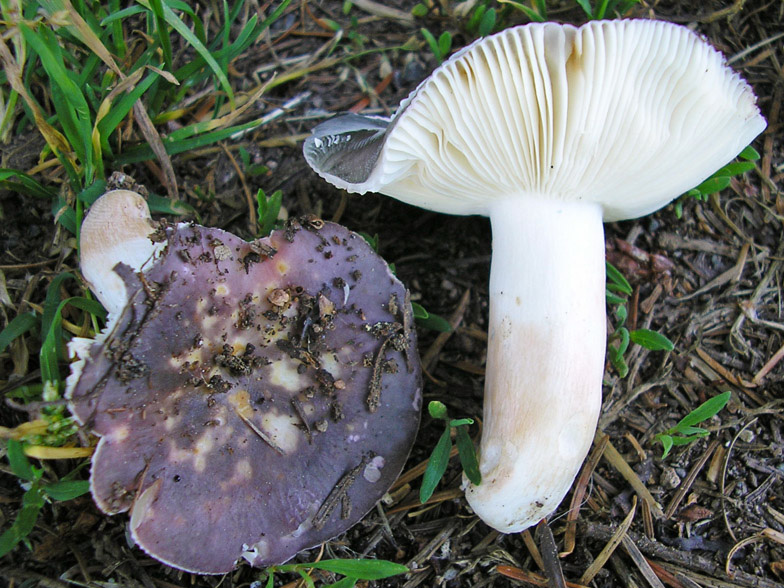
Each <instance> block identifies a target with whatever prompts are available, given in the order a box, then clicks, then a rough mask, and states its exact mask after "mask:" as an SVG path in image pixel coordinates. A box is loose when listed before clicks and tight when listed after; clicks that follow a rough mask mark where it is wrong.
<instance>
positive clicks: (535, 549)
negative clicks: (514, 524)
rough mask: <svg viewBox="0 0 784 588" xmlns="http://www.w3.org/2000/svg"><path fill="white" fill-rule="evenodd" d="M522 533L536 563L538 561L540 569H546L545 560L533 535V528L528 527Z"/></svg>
mask: <svg viewBox="0 0 784 588" xmlns="http://www.w3.org/2000/svg"><path fill="white" fill-rule="evenodd" d="M521 535H522V537H523V543H525V547H526V549H528V553H530V554H531V558H533V560H534V563H536V565H537V566H538V567H539V569H540V570H542V571H544V560H543V559H542V554H541V553H539V546H538V545H536V541H534V536H533V535H531V530H530V529H526V530H525V531H523V532H522V533H521Z"/></svg>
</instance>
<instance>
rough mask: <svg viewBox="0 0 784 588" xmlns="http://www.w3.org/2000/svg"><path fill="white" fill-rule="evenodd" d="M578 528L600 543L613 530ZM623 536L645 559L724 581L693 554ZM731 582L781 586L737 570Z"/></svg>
mask: <svg viewBox="0 0 784 588" xmlns="http://www.w3.org/2000/svg"><path fill="white" fill-rule="evenodd" d="M579 528H580V534H581V535H582V536H585V537H588V538H591V539H598V540H601V541H607V540H609V538H610V537H612V535H613V533H614V532H615V529H613V528H612V527H611V526H609V525H604V524H602V523H592V522H587V521H581V522H580V523H579ZM626 536H627V538H628V539H629V540H630V541H631V542H632V543H633V544H634V545H636V546H637V547H638V548H639V550H640V551H641V552H642V553H644V554H645V555H647V556H650V557H655V558H656V559H658V560H664V561H666V562H671V563H674V564H677V565H679V566H683V567H684V568H686V569H687V570H696V571H699V572H703V573H705V574H711V575H712V576H714V577H717V578H724V579H725V580H727V579H728V578H726V576H725V573H724V570H723V569H722V566H721V565H720V564H716V563H714V562H713V561H711V560H709V559H707V558H705V557H702V556H700V555H697V554H695V553H694V552H687V551H680V550H677V549H673V548H671V547H667V546H666V545H664V544H662V543H659V542H657V541H653V540H651V539H648V538H647V537H645V536H644V535H640V534H638V533H635V532H634V531H628V532H627V533H626ZM732 580H733V581H734V582H735V584H736V586H741V587H743V588H781V584H779V583H778V582H771V581H770V580H765V579H764V578H760V577H758V576H754V575H752V574H747V573H745V572H743V571H740V570H736V571H735V574H734V575H733V577H732ZM725 585H726V584H725Z"/></svg>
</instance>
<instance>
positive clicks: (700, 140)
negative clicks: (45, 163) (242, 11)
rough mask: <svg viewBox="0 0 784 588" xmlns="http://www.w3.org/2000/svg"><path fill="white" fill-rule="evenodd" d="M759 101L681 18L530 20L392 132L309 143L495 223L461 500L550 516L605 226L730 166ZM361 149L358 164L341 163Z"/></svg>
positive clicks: (584, 433)
mask: <svg viewBox="0 0 784 588" xmlns="http://www.w3.org/2000/svg"><path fill="white" fill-rule="evenodd" d="M755 102H756V99H755V97H754V94H753V92H752V91H751V89H750V88H749V87H748V85H747V84H746V83H745V82H744V81H743V80H742V79H741V78H740V77H739V76H737V75H736V74H735V73H733V72H732V71H731V70H730V69H729V68H728V67H726V65H725V64H724V60H723V57H722V56H721V54H719V53H718V52H717V51H715V50H714V49H713V48H712V47H710V46H709V45H708V44H706V43H705V42H704V41H703V40H702V39H700V38H699V37H698V36H696V35H695V34H694V33H692V32H691V31H689V30H687V29H685V28H684V27H680V26H676V25H672V24H669V23H664V22H655V21H603V22H591V23H589V24H587V25H585V26H583V27H580V28H575V27H572V26H560V25H555V24H552V23H547V24H533V25H527V26H524V27H517V28H513V29H508V30H506V31H504V32H502V33H499V34H498V35H494V36H492V37H487V38H485V39H483V40H481V41H478V42H477V43H475V44H474V45H472V46H471V47H469V48H467V49H466V50H464V51H461V52H460V53H459V54H456V55H455V56H453V58H452V59H450V60H449V61H448V62H446V63H445V64H444V65H443V66H441V67H440V68H439V69H438V70H436V71H435V72H434V73H433V75H432V76H431V77H430V78H428V79H427V80H426V81H425V82H423V83H422V84H421V85H420V86H419V88H417V89H416V90H415V91H414V92H413V93H412V94H411V95H410V96H409V97H408V98H407V99H406V100H405V101H404V102H403V103H402V104H401V107H400V109H399V110H398V112H397V114H396V115H395V117H394V118H393V119H392V121H391V122H390V124H389V126H388V127H387V128H386V129H383V128H382V127H381V125H380V123H379V121H378V119H373V120H372V122H369V123H368V124H367V125H366V127H364V128H363V126H362V124H361V120H360V119H359V118H358V117H357V116H356V115H352V117H351V118H350V119H346V120H345V124H343V123H342V122H341V121H343V119H341V118H337V119H333V120H332V121H328V123H325V125H324V126H323V127H320V128H317V129H316V130H315V131H314V135H313V136H312V137H311V138H310V139H309V140H308V141H307V142H306V144H305V156H306V158H307V160H308V162H309V163H310V164H311V166H312V167H314V169H316V171H317V172H319V174H321V175H322V177H324V178H325V179H327V180H329V181H330V182H332V183H334V184H336V185H338V186H339V187H343V188H346V189H348V190H349V191H352V192H359V193H364V192H367V191H376V192H381V193H383V194H387V195H389V196H393V197H395V198H397V199H399V200H402V201H404V202H408V203H410V204H414V205H416V206H420V207H423V208H428V209H431V210H436V211H439V212H445V213H451V214H483V215H487V216H489V217H490V219H491V224H492V229H493V259H492V267H491V278H490V327H489V347H488V358H487V369H486V374H487V376H486V382H485V406H484V429H483V432H482V439H481V443H480V470H481V472H482V476H483V479H482V483H481V484H480V485H479V486H474V485H472V484H466V486H467V487H466V496H467V498H468V501H469V503H470V504H471V506H472V508H473V509H474V511H475V512H476V513H477V514H478V515H479V516H480V517H481V518H482V519H483V520H484V521H485V522H486V523H488V524H489V525H491V526H492V527H494V528H496V529H498V530H500V531H504V532H513V531H520V530H523V529H525V528H527V527H529V526H530V525H532V524H535V523H536V522H537V521H538V520H540V519H541V518H542V517H544V516H546V515H547V514H549V513H550V512H552V511H553V510H554V509H555V508H556V507H557V506H558V504H559V503H560V501H561V500H562V498H563V497H564V495H565V494H566V492H567V491H568V490H569V487H570V486H571V483H572V481H573V479H574V477H575V475H576V473H577V471H578V469H579V467H580V464H581V463H582V460H583V459H584V457H585V455H586V454H587V452H588V449H589V448H590V445H591V441H592V439H593V436H594V432H595V429H596V422H597V418H598V414H599V408H600V405H601V384H602V374H603V369H604V349H605V344H606V341H605V302H604V280H605V277H604V238H603V227H602V220H604V221H611V220H621V219H628V218H635V217H639V216H642V215H645V214H648V213H650V212H653V211H655V210H657V209H658V208H660V207H662V206H664V205H665V204H667V203H668V202H670V201H671V200H672V199H673V198H675V197H677V196H678V195H680V194H681V193H683V192H685V191H686V190H688V189H689V188H691V187H693V186H695V185H697V184H698V183H700V182H701V181H703V180H704V179H705V178H707V177H708V176H709V175H710V174H711V173H713V172H714V171H715V170H716V169H718V168H719V167H720V166H722V165H724V164H725V163H727V162H728V161H730V160H731V159H732V158H733V157H734V156H735V155H737V154H738V153H739V152H740V151H741V150H742V149H743V147H745V146H746V145H747V144H748V143H749V142H751V140H752V139H753V138H754V137H756V136H757V135H758V134H759V133H761V132H762V130H763V129H764V128H765V121H764V119H763V118H762V116H761V115H760V113H759V110H758V109H757V107H756V105H755ZM363 157H365V158H367V157H369V158H371V159H370V161H367V160H365V159H363ZM352 159H354V160H358V161H359V164H358V166H357V168H355V169H359V170H360V171H359V172H356V171H355V172H352V173H350V174H347V173H346V170H347V169H351V160H352ZM365 170H368V171H365Z"/></svg>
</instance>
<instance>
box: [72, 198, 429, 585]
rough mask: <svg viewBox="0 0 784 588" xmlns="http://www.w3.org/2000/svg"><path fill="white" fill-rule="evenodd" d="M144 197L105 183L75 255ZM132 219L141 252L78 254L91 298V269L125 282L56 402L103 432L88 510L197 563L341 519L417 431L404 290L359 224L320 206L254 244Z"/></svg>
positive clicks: (113, 231) (379, 481)
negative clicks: (115, 257) (131, 256)
mask: <svg viewBox="0 0 784 588" xmlns="http://www.w3.org/2000/svg"><path fill="white" fill-rule="evenodd" d="M143 204H144V201H143V200H142V199H141V198H140V197H139V196H138V195H136V194H134V193H131V192H122V191H117V192H110V193H108V194H106V195H104V196H103V197H102V198H101V199H99V200H98V201H97V202H96V203H95V204H94V205H93V208H92V210H91V211H90V213H88V215H87V218H86V220H85V223H84V225H83V226H84V228H85V229H84V230H83V231H82V234H81V239H82V244H83V251H85V246H84V245H85V244H86V243H88V242H90V240H92V241H93V245H95V246H96V247H98V248H100V240H101V239H106V238H108V239H109V240H110V241H112V242H119V241H120V240H121V238H120V235H122V234H123V231H124V228H125V227H126V220H127V218H125V215H126V213H128V212H130V213H131V216H132V217H134V218H137V219H138V218H144V219H148V216H149V215H148V214H147V215H145V214H143V212H144V211H143V209H144V208H145V207H144V206H143ZM111 211H114V212H113V213H112V212H111ZM140 211H141V212H142V214H141V215H139V212H140ZM94 212H97V213H98V214H99V215H101V216H100V217H98V218H91V216H92V215H93V214H94ZM99 221H100V222H99ZM144 222H145V223H147V224H146V225H141V224H140V225H138V227H137V228H139V227H143V226H146V227H147V229H143V230H142V232H144V230H147V233H148V236H146V237H145V238H144V239H142V240H141V241H139V240H136V241H135V242H134V245H133V246H135V247H139V248H140V249H145V248H146V250H145V251H146V252H142V251H139V252H137V253H138V257H137V259H141V260H143V261H142V262H141V263H140V264H139V265H137V266H135V267H130V266H129V265H128V264H127V263H128V262H127V261H126V262H125V263H119V264H117V265H113V264H112V262H111V260H109V259H108V258H107V257H106V256H101V257H100V258H89V257H86V258H85V259H84V260H83V261H84V263H85V265H84V266H83V271H84V272H85V274H86V275H90V276H91V278H90V282H91V285H92V286H93V288H94V289H95V292H96V294H97V295H98V297H99V299H100V300H101V301H102V302H104V304H107V302H108V300H109V299H107V294H106V292H107V290H106V289H104V288H103V287H102V286H103V283H102V280H103V278H101V277H99V276H101V275H108V274H112V275H113V276H117V277H119V279H120V280H121V281H122V285H123V287H122V288H113V289H112V290H111V291H112V292H113V294H112V295H111V296H115V295H117V296H119V297H116V298H115V299H114V301H115V303H117V304H119V305H120V310H119V311H118V312H116V313H114V314H113V315H112V316H111V318H110V323H109V324H108V325H107V329H106V330H105V331H104V332H103V333H102V334H101V335H100V336H99V338H98V339H97V340H96V341H92V340H84V339H81V340H77V341H76V342H75V343H74V344H73V345H72V349H74V350H75V351H76V353H77V354H78V356H79V360H78V361H77V362H75V363H74V368H73V371H72V375H71V376H70V377H69V380H68V391H67V398H68V400H69V404H70V408H71V411H72V412H73V414H74V415H75V416H76V418H77V419H78V420H79V422H80V423H82V424H83V425H85V426H86V427H87V428H89V429H90V430H91V431H93V432H94V433H95V434H96V435H98V436H99V437H100V440H99V442H98V446H97V449H96V451H95V454H94V456H93V462H92V471H91V476H90V482H91V490H92V494H93V497H94V499H95V501H96V503H97V505H98V506H99V508H100V509H101V510H103V511H104V512H107V513H111V514H114V513H119V512H124V511H128V510H130V530H131V534H132V536H133V538H134V539H135V541H136V542H137V543H138V545H139V546H141V547H142V548H143V549H144V550H145V551H147V552H148V553H149V554H150V555H152V556H153V557H155V558H157V559H158V560H160V561H162V562H164V563H167V564H169V565H171V566H174V567H176V568H179V569H183V570H187V571H191V572H197V573H205V574H217V573H224V572H227V571H230V570H231V569H233V568H234V566H235V564H236V562H237V560H238V559H240V558H242V557H244V558H245V559H247V560H248V561H249V562H250V563H251V564H253V565H257V566H258V565H265V564H270V563H281V562H283V561H285V560H287V559H289V558H290V557H291V556H293V555H294V554H296V553H297V552H298V551H300V550H302V549H305V548H308V547H311V546H313V545H316V544H319V543H321V542H323V541H325V540H327V539H329V538H331V537H334V536H335V535H337V534H339V533H341V532H343V531H344V530H346V529H347V528H348V527H350V526H351V525H352V524H354V523H355V522H357V521H358V520H359V519H360V518H361V517H362V516H363V515H364V514H365V513H366V512H367V511H368V510H369V509H370V508H371V507H372V506H373V505H374V504H375V503H376V502H377V501H378V500H379V499H380V498H381V496H382V495H383V494H384V492H386V490H387V489H388V488H389V486H390V485H391V484H392V482H393V481H394V480H395V478H396V477H397V475H398V474H399V472H400V470H401V469H402V467H403V464H404V461H405V459H406V457H407V455H408V452H409V449H410V447H411V445H412V443H413V441H414V438H415V436H416V429H417V426H418V422H419V411H420V404H421V376H420V367H419V360H418V356H417V353H416V347H415V344H416V341H415V334H414V332H413V328H412V319H411V310H410V303H409V301H408V299H407V295H406V290H405V289H404V287H403V286H402V285H401V283H400V282H399V281H398V280H397V279H396V278H395V277H394V276H393V275H392V274H391V273H390V271H389V268H388V267H387V264H386V263H385V262H384V261H383V260H382V259H381V258H380V257H379V256H378V255H377V254H376V253H375V252H373V251H372V249H371V248H370V246H369V245H368V244H367V243H366V242H365V241H364V239H363V238H362V237H360V236H358V235H357V234H355V233H352V232H350V231H348V230H347V229H345V228H343V227H341V226H339V225H336V224H333V223H328V222H324V221H322V220H320V219H317V218H308V219H302V220H300V221H292V222H290V223H289V224H288V225H287V227H286V228H285V230H279V231H274V232H273V233H272V235H270V236H269V237H268V238H263V239H259V240H257V241H254V242H251V243H248V242H245V241H243V240H242V239H240V238H238V237H236V236H234V235H232V234H230V233H227V232H225V231H222V230H219V229H212V228H205V227H201V226H197V225H192V224H180V225H177V226H164V225H162V226H160V227H158V228H157V229H156V230H154V231H153V225H152V224H151V223H150V221H149V220H145V221H144ZM130 237H131V238H132V239H137V238H138V234H137V233H134V234H133V235H130ZM126 259H127V258H126ZM88 263H96V264H97V265H96V266H95V267H88V266H87V264H88ZM101 264H103V265H102V266H101ZM110 270H111V271H110ZM118 292H119V294H117V293H118ZM107 305H109V304H107Z"/></svg>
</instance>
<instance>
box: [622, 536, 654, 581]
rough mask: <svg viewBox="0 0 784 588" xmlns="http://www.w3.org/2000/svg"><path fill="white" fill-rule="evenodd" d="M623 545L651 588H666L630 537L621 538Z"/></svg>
mask: <svg viewBox="0 0 784 588" xmlns="http://www.w3.org/2000/svg"><path fill="white" fill-rule="evenodd" d="M621 544H622V545H623V549H624V551H626V554H627V555H628V556H629V557H630V558H632V561H633V562H634V565H636V566H637V569H638V570H640V573H641V574H642V575H643V577H644V578H645V580H646V582H648V584H649V585H650V586H651V588H664V584H662V581H661V580H660V579H659V576H657V575H656V572H655V571H653V569H652V568H651V566H650V565H649V564H648V560H646V559H645V556H644V555H643V554H642V552H641V551H640V549H639V548H638V547H637V545H635V543H634V541H632V540H631V539H630V538H629V536H628V535H624V536H623V537H622V538H621Z"/></svg>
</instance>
